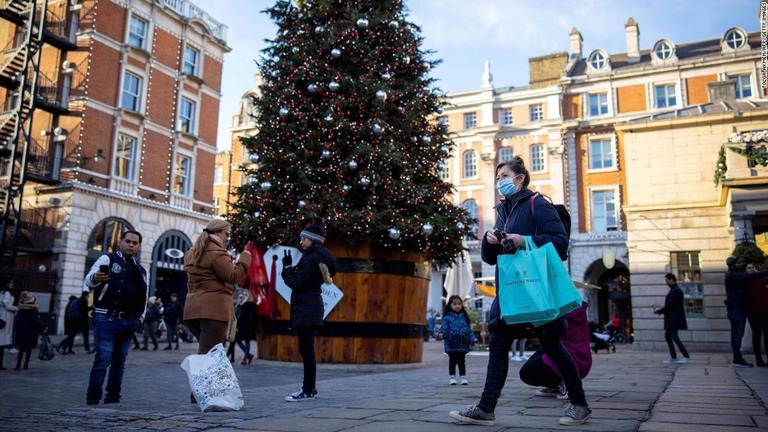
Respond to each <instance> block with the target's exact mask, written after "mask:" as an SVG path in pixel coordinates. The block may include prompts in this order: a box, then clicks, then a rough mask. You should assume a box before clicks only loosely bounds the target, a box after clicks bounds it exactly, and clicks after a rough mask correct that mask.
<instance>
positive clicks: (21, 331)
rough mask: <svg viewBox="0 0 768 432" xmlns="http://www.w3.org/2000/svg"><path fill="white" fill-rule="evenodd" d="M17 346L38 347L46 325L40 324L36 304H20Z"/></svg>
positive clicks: (17, 322)
mask: <svg viewBox="0 0 768 432" xmlns="http://www.w3.org/2000/svg"><path fill="white" fill-rule="evenodd" d="M14 329H15V331H16V345H18V346H20V347H32V348H34V347H36V346H37V339H38V336H39V335H40V332H41V331H43V329H45V325H44V324H43V323H42V322H40V314H39V313H38V307H37V305H36V304H32V305H30V304H19V311H18V312H16V325H15V326H14Z"/></svg>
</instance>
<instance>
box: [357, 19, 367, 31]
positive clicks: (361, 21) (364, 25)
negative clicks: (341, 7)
mask: <svg viewBox="0 0 768 432" xmlns="http://www.w3.org/2000/svg"><path fill="white" fill-rule="evenodd" d="M357 27H358V28H361V29H366V28H368V20H367V19H366V18H360V19H359V20H357Z"/></svg>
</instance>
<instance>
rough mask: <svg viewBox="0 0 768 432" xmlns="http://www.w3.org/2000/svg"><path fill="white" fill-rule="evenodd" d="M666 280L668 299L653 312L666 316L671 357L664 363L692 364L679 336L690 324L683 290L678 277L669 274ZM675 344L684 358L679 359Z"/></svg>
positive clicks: (666, 330) (666, 331) (665, 276)
mask: <svg viewBox="0 0 768 432" xmlns="http://www.w3.org/2000/svg"><path fill="white" fill-rule="evenodd" d="M664 280H665V281H666V282H667V286H668V287H669V292H668V293H667V298H666V299H664V307H662V308H658V309H656V308H655V307H654V311H653V312H654V313H655V314H656V315H661V314H664V339H666V341H667V347H669V355H670V358H669V360H664V363H690V362H691V358H690V356H689V355H688V351H687V350H686V349H685V345H683V341H681V340H680V336H678V335H677V331H678V330H687V329H688V322H687V321H686V320H685V305H684V304H683V298H684V296H683V290H681V289H680V286H679V285H677V277H676V276H675V275H674V274H672V273H667V274H666V275H664ZM673 342H674V343H675V344H677V347H678V348H680V353H681V354H682V355H683V358H681V359H678V358H677V353H676V352H675V345H673Z"/></svg>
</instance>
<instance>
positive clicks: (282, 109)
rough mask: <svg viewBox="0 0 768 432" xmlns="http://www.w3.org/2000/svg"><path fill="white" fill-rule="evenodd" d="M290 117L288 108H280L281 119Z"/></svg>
mask: <svg viewBox="0 0 768 432" xmlns="http://www.w3.org/2000/svg"><path fill="white" fill-rule="evenodd" d="M287 115H288V108H285V107H283V108H280V117H285V116H287Z"/></svg>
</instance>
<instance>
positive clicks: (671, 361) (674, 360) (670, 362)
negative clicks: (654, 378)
mask: <svg viewBox="0 0 768 432" xmlns="http://www.w3.org/2000/svg"><path fill="white" fill-rule="evenodd" d="M662 363H666V364H677V363H678V361H677V359H673V358H671V359H667V360H664V361H663V362H662Z"/></svg>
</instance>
